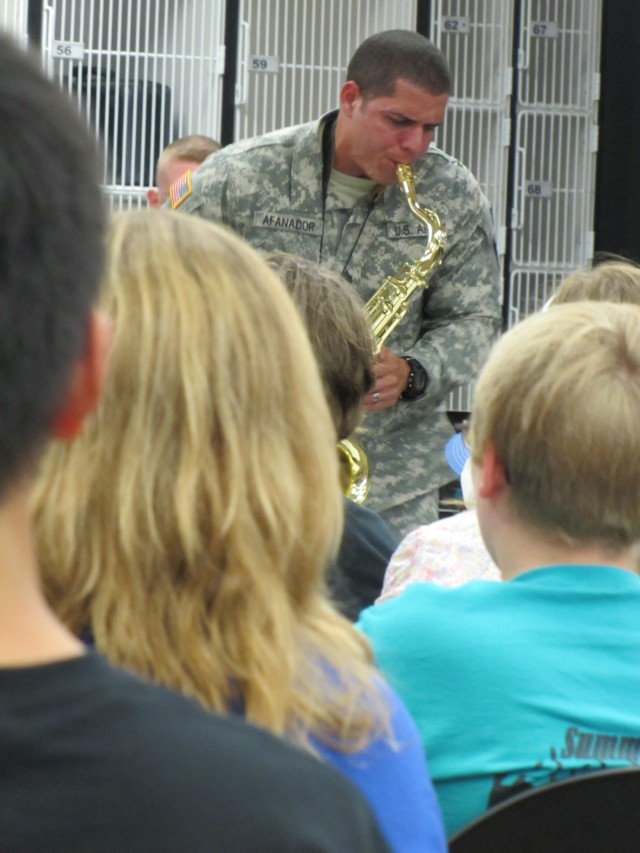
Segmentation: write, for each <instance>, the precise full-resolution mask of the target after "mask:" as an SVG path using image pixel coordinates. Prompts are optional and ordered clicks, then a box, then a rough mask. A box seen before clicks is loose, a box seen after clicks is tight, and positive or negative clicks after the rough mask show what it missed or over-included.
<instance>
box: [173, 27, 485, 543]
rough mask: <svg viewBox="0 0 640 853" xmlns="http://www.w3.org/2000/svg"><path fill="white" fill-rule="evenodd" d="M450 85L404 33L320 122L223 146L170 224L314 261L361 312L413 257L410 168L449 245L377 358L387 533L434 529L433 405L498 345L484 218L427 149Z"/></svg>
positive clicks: (441, 469)
mask: <svg viewBox="0 0 640 853" xmlns="http://www.w3.org/2000/svg"><path fill="white" fill-rule="evenodd" d="M449 92H450V77H449V70H448V67H447V63H446V60H445V58H444V56H443V55H442V53H441V52H440V51H439V50H438V49H437V48H436V47H435V46H434V45H433V44H432V43H431V42H430V41H429V40H428V39H426V38H424V37H423V36H420V35H418V34H417V33H415V32H411V31H408V30H407V31H405V30H391V31H386V32H382V33H378V34H377V35H374V36H371V37H370V38H368V39H366V40H365V41H364V42H363V43H362V44H361V45H360V47H359V48H358V49H357V50H356V52H355V54H354V55H353V57H352V59H351V61H350V63H349V66H348V69H347V81H346V82H345V83H344V85H343V86H342V88H341V90H340V103H339V109H338V110H337V111H335V112H332V113H329V114H327V115H325V116H323V117H322V118H321V119H320V120H319V121H315V122H311V123H309V124H306V125H301V126H298V127H295V128H286V129H284V130H279V131H276V132H274V133H269V134H266V135H264V136H262V137H258V138H255V139H249V140H245V141H242V142H239V143H236V144H234V145H230V146H227V147H226V148H224V149H223V150H222V151H220V152H218V153H217V154H216V155H215V157H211V158H209V160H207V161H206V162H205V163H204V164H203V165H202V166H201V167H200V169H199V170H198V172H197V173H196V174H195V175H193V178H192V185H191V190H190V192H189V193H188V194H183V195H182V196H181V197H180V198H179V199H178V204H177V205H176V206H178V207H179V209H180V210H184V211H187V212H194V213H197V214H198V215H200V216H203V217H205V218H207V219H213V220H217V221H222V222H225V223H226V224H227V225H229V226H231V227H232V228H233V229H235V230H236V231H237V232H239V233H240V234H241V235H242V236H244V237H245V239H247V240H248V241H249V242H250V243H252V244H253V245H254V246H256V247H258V248H260V249H263V250H265V251H287V252H290V253H293V254H297V255H300V256H302V257H306V258H309V259H310V260H314V261H319V262H320V263H322V264H324V265H327V266H328V267H330V268H331V269H333V270H335V271H337V272H338V273H340V274H342V275H343V276H344V277H345V278H347V279H348V280H349V281H351V282H352V283H353V285H354V287H356V289H357V290H358V292H359V294H360V296H361V297H362V298H363V299H364V301H365V302H366V301H368V300H369V299H370V298H371V297H372V296H373V295H374V294H375V293H376V292H377V291H378V290H379V288H380V286H381V285H382V283H383V282H384V281H385V280H386V279H387V278H389V277H390V276H396V275H397V274H398V271H399V270H400V269H401V268H402V267H403V265H404V264H405V263H406V262H413V261H415V259H416V258H420V257H421V256H422V254H423V252H424V247H425V242H426V238H427V229H426V227H425V226H424V225H423V224H422V223H421V222H420V221H419V219H418V218H417V217H416V216H414V215H413V214H412V212H411V210H410V208H409V206H408V205H407V201H406V198H405V196H404V194H403V192H402V191H401V189H400V188H399V187H398V185H397V182H396V168H397V165H398V164H399V163H402V164H408V165H410V166H411V167H412V170H413V173H414V176H415V193H416V198H417V201H418V203H419V204H420V205H421V207H422V208H425V209H430V210H433V211H435V212H436V213H437V214H438V216H439V217H440V220H441V221H442V225H443V228H444V230H445V231H446V233H447V244H446V248H445V250H444V253H443V262H442V265H441V266H440V267H439V269H438V270H437V271H436V272H435V273H434V274H433V276H432V277H431V279H430V284H429V288H428V290H426V291H425V292H424V294H422V293H417V294H416V296H415V297H414V299H413V301H412V302H411V303H410V305H409V309H408V312H407V314H406V316H405V317H404V319H403V320H402V322H401V323H400V324H399V325H398V326H397V327H396V328H395V329H394V331H393V333H392V334H391V336H390V337H389V339H388V340H387V341H386V345H385V346H384V347H382V349H381V351H380V353H379V355H378V361H377V365H376V383H375V386H374V388H373V389H372V391H371V392H370V393H369V394H368V395H367V397H366V400H365V408H366V409H367V417H366V419H365V428H366V430H367V435H366V449H367V454H368V456H369V462H370V465H371V491H370V495H369V498H368V502H367V505H368V506H370V507H371V508H372V509H374V510H376V511H378V512H379V513H380V514H381V515H382V516H383V518H384V519H385V520H386V521H387V523H388V524H390V525H391V526H392V527H394V528H395V529H396V530H397V531H398V532H399V533H403V532H405V531H407V530H409V529H411V528H413V527H416V526H417V525H419V524H424V523H426V522H428V521H432V520H434V519H435V518H436V517H437V495H438V488H439V486H440V485H441V484H443V483H445V482H447V481H448V480H449V479H450V476H451V475H450V473H449V469H448V465H447V463H446V461H445V459H444V455H443V451H442V448H443V447H444V446H445V444H446V441H447V439H448V438H449V437H450V435H451V434H452V433H453V430H452V428H451V426H450V424H449V421H448V418H447V416H446V412H445V411H444V404H445V401H446V398H447V395H448V394H449V392H450V391H451V390H452V389H453V388H455V387H456V386H458V385H460V384H463V383H465V382H468V381H469V380H471V379H472V378H473V377H474V376H475V374H476V372H477V370H478V369H479V367H480V365H481V363H482V361H483V360H484V357H485V355H486V353H487V351H488V348H489V346H490V344H491V342H492V341H493V339H494V337H495V335H496V334H497V331H498V328H499V322H500V308H499V299H498V291H499V270H498V261H497V256H496V252H495V244H494V235H493V222H492V216H491V211H490V208H489V204H488V201H487V199H486V198H485V196H484V195H483V194H482V192H481V190H480V188H479V186H478V184H477V181H476V180H475V178H474V177H473V176H472V175H471V174H470V172H469V171H468V169H466V168H465V167H464V166H463V165H462V164H461V163H459V162H458V161H457V160H455V159H453V158H452V157H449V156H448V155H447V154H445V153H444V152H442V151H440V150H438V149H436V148H434V147H430V146H431V142H432V140H433V137H434V133H435V131H436V128H437V127H438V126H440V125H441V124H442V122H443V121H444V115H445V110H446V106H447V102H448V99H449Z"/></svg>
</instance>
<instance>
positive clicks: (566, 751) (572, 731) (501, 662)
mask: <svg viewBox="0 0 640 853" xmlns="http://www.w3.org/2000/svg"><path fill="white" fill-rule="evenodd" d="M639 614H640V578H638V576H637V575H635V574H632V573H631V572H626V571H623V570H621V569H616V568H612V567H602V566H552V567H545V568H541V569H535V570H533V571H530V572H527V573H525V574H522V575H520V576H519V577H517V578H515V579H513V580H511V581H508V582H506V583H490V582H486V581H473V582H471V583H468V584H466V585H465V586H462V587H458V588H455V589H446V588H443V587H437V586H434V585H432V584H429V583H416V584H413V585H412V586H410V587H408V588H407V589H406V590H404V592H403V593H402V594H401V595H400V596H398V597H397V598H395V599H392V600H390V601H387V602H385V603H383V604H380V605H377V606H375V607H370V608H368V609H367V610H365V611H363V613H362V614H361V616H360V622H359V627H360V628H361V629H362V630H363V631H364V633H365V634H366V635H367V636H368V637H369V639H370V641H371V643H372V645H373V649H374V653H375V656H376V659H377V662H378V665H379V666H380V668H381V670H382V671H383V673H384V674H385V675H386V677H387V679H388V680H389V682H390V683H391V684H392V686H393V687H394V688H395V689H396V690H397V691H398V693H399V694H400V696H401V697H402V699H403V700H404V702H405V704H406V705H407V707H408V709H409V711H410V713H411V715H412V716H413V718H414V720H415V721H416V723H417V725H418V729H419V731H420V733H421V736H422V740H423V743H424V746H425V749H426V753H427V756H428V760H429V767H430V770H431V776H432V779H433V781H434V783H435V786H436V792H437V794H438V799H439V800H440V805H441V807H442V811H443V815H444V819H445V826H446V829H447V833H448V834H451V833H453V832H455V831H457V830H458V829H460V828H461V827H462V826H464V825H465V824H466V823H468V822H469V821H470V820H472V819H473V818H475V817H477V816H478V815H479V814H481V813H482V812H483V811H485V810H486V809H487V808H488V807H489V806H490V805H494V804H497V803H498V802H501V801H502V800H504V799H506V798H507V797H509V796H511V795H513V794H515V793H519V792H520V791H522V790H526V789H527V788H529V787H535V786H538V785H541V784H544V783H546V782H550V781H555V780H558V779H562V778H565V777H566V776H569V775H572V774H574V773H578V772H583V771H585V770H588V769H598V768H601V767H604V766H625V765H638V764H640V617H639Z"/></svg>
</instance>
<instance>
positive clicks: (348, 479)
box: [338, 438, 371, 504]
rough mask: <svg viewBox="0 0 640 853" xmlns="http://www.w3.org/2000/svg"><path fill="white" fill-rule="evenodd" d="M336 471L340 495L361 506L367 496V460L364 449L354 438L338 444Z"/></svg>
mask: <svg viewBox="0 0 640 853" xmlns="http://www.w3.org/2000/svg"><path fill="white" fill-rule="evenodd" d="M338 471H339V474H340V486H341V488H342V494H343V495H344V496H345V497H346V498H349V500H351V501H353V502H354V503H357V504H363V503H364V502H365V500H366V499H367V495H368V494H369V487H370V485H371V482H370V479H369V460H368V459H367V454H366V453H365V451H364V447H363V446H362V445H361V444H360V442H359V441H358V440H357V439H355V438H343V439H342V441H340V442H338Z"/></svg>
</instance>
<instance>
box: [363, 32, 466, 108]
mask: <svg viewBox="0 0 640 853" xmlns="http://www.w3.org/2000/svg"><path fill="white" fill-rule="evenodd" d="M347 80H353V81H354V82H356V83H357V84H358V86H359V87H360V91H361V93H362V95H363V97H364V98H379V97H382V96H385V95H391V94H392V93H393V90H394V89H395V85H396V81H397V80H407V81H408V82H409V83H413V84H414V85H415V86H418V87H420V88H421V89H424V90H425V91H426V92H429V93H430V94H432V95H442V94H444V93H445V92H449V91H451V76H450V74H449V66H448V64H447V60H446V59H445V56H444V54H443V53H442V51H441V50H439V48H437V47H436V46H435V44H433V42H431V41H429V39H428V38H425V37H424V36H422V35H420V34H419V33H416V32H413V31H412V30H385V31H384V32H381V33H376V34H375V35H372V36H369V38H368V39H365V40H364V41H363V42H362V44H361V45H360V47H359V48H358V49H357V50H356V52H355V53H354V54H353V56H352V58H351V62H350V63H349V66H348V68H347Z"/></svg>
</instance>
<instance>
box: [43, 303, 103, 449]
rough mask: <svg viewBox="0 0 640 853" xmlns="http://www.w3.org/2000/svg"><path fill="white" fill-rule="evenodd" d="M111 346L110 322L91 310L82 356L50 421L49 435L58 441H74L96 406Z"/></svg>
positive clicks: (99, 313)
mask: <svg viewBox="0 0 640 853" xmlns="http://www.w3.org/2000/svg"><path fill="white" fill-rule="evenodd" d="M110 344H111V322H110V320H109V319H108V317H107V316H106V315H105V314H103V313H102V312H100V311H92V312H91V315H90V317H89V323H88V327H87V336H86V341H85V345H84V349H83V351H82V353H81V354H80V355H79V356H78V358H77V360H76V363H75V365H74V367H73V370H72V373H71V379H70V380H69V385H68V388H67V391H66V394H65V396H64V399H63V401H62V403H61V405H60V406H59V408H58V412H57V414H56V416H55V418H54V421H53V426H52V435H53V437H54V438H57V439H60V440H62V441H70V440H71V439H73V438H75V437H76V435H78V433H79V432H80V430H81V428H82V423H83V421H84V419H85V417H86V416H87V415H88V414H89V412H91V411H92V410H93V409H94V408H95V407H96V405H97V403H98V400H99V399H100V393H101V391H102V386H103V384H104V380H105V377H106V373H107V362H108V359H109V349H110Z"/></svg>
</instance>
